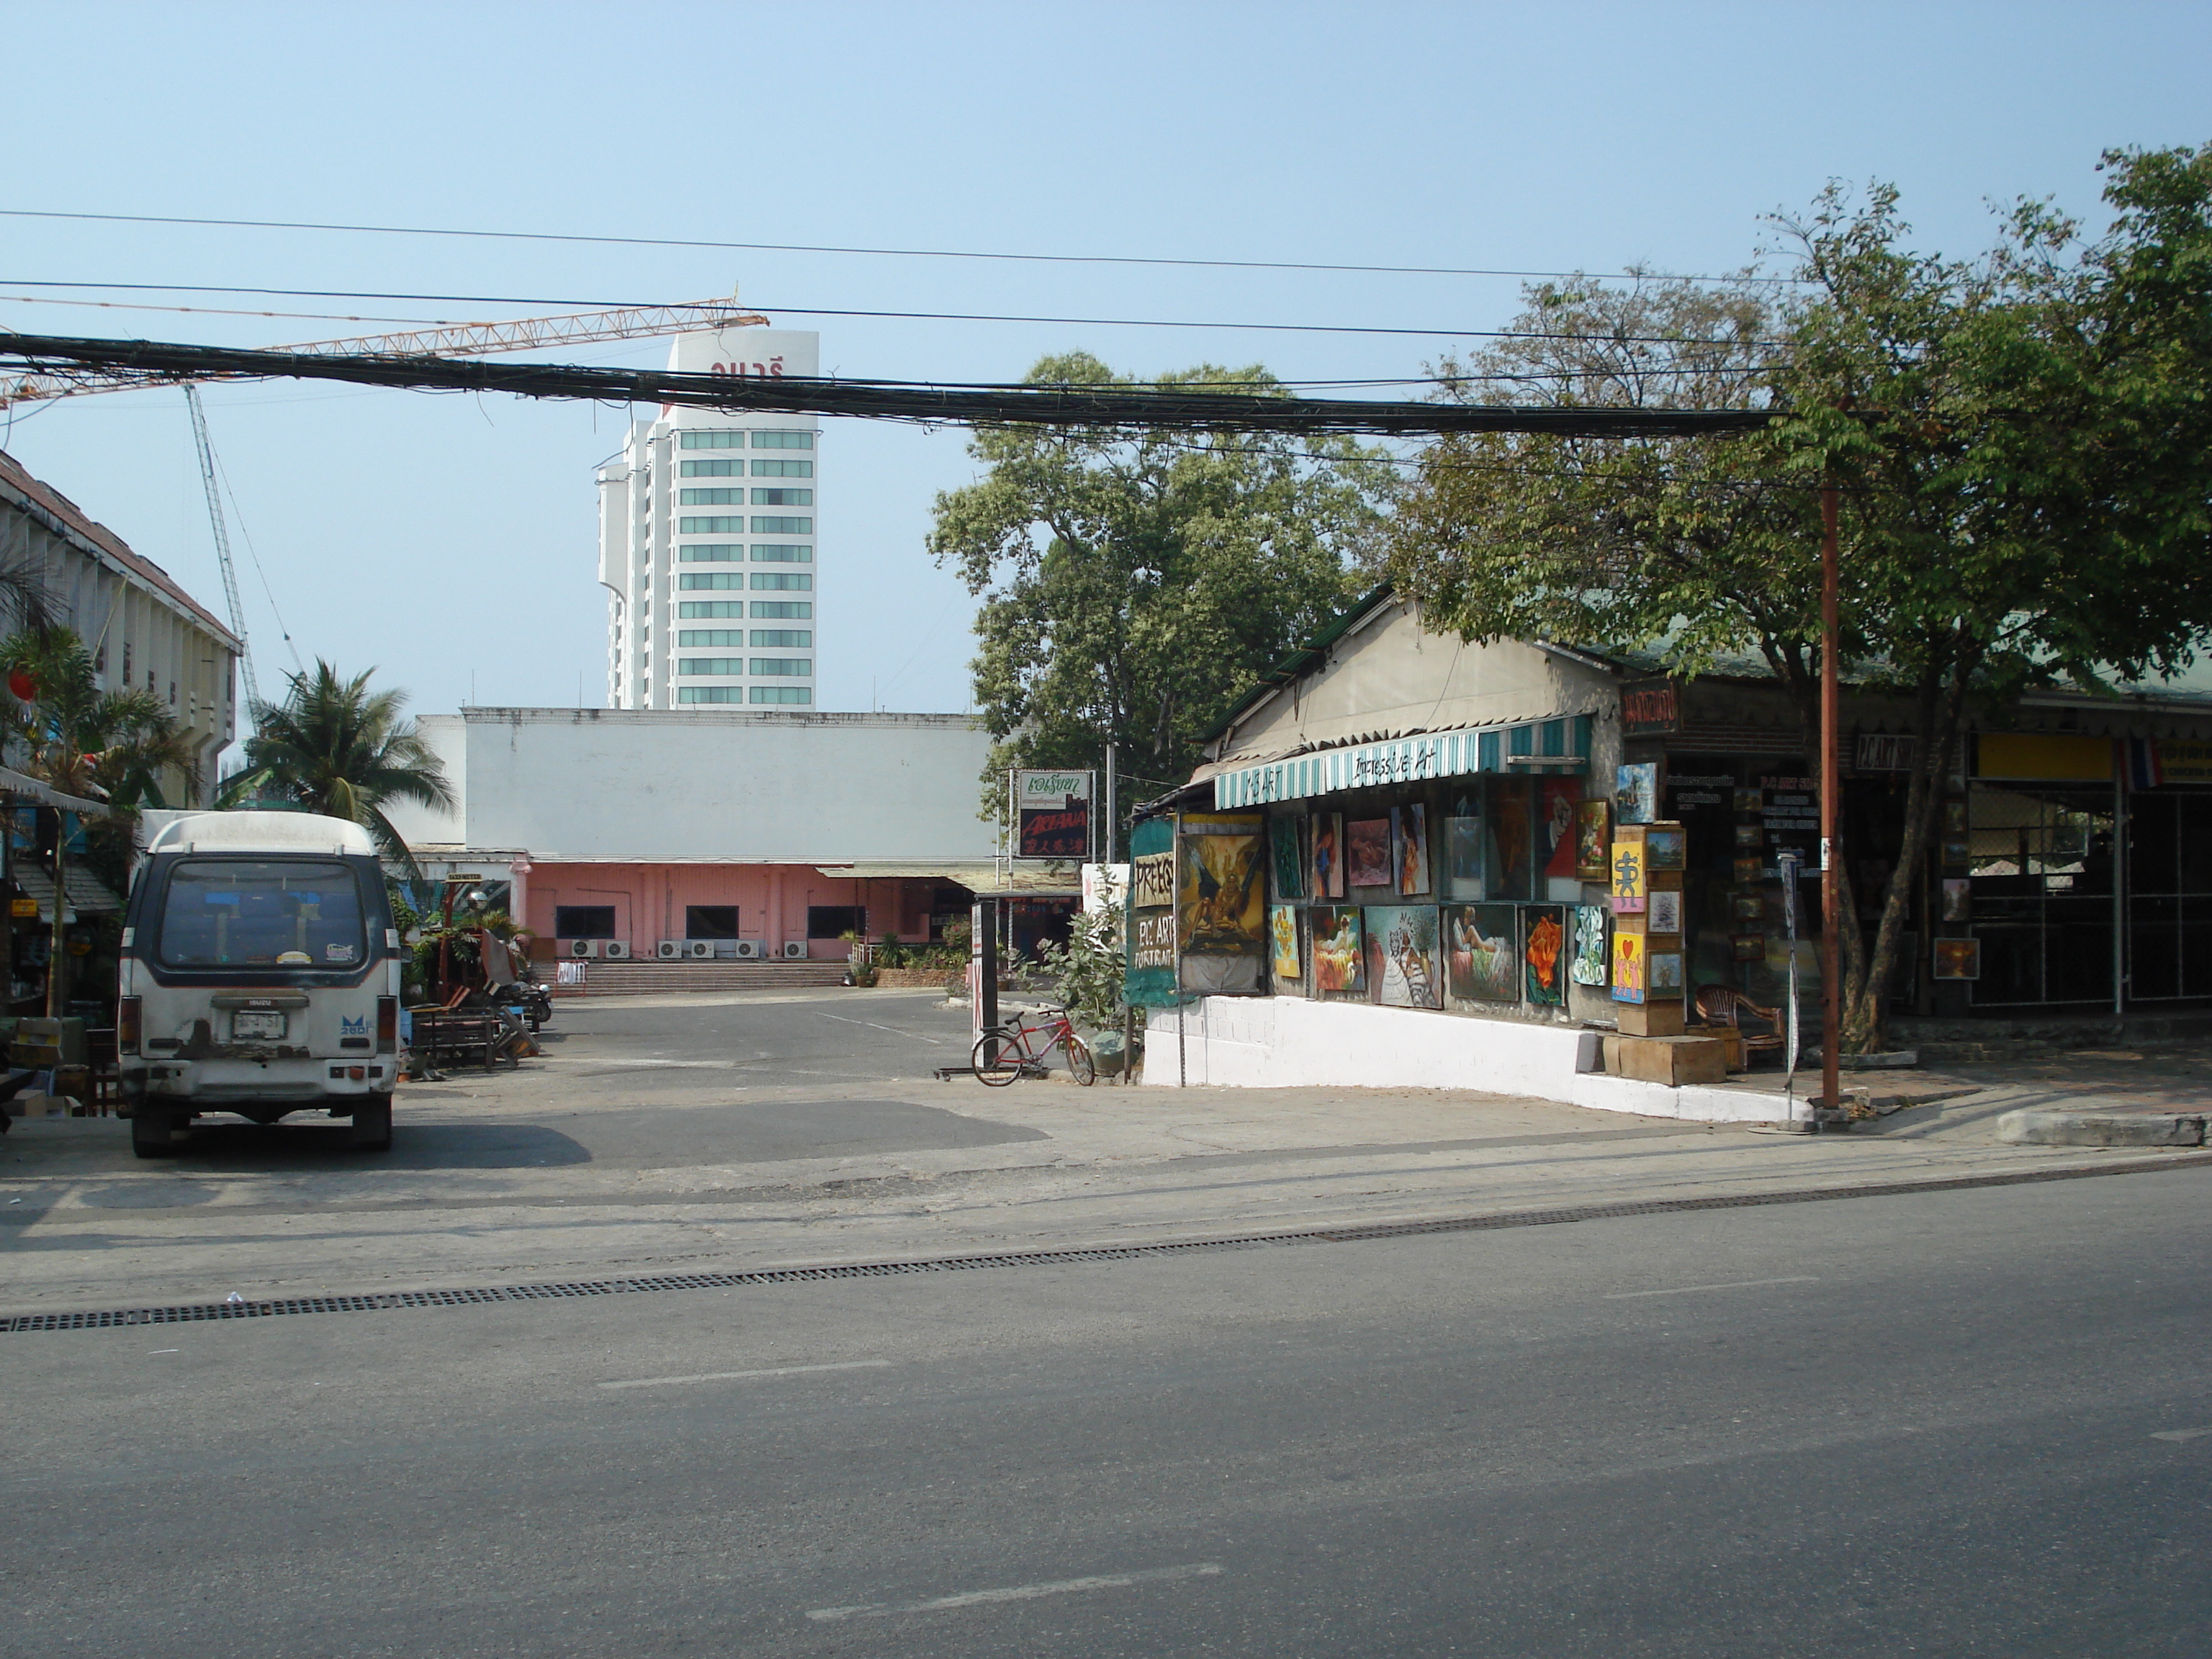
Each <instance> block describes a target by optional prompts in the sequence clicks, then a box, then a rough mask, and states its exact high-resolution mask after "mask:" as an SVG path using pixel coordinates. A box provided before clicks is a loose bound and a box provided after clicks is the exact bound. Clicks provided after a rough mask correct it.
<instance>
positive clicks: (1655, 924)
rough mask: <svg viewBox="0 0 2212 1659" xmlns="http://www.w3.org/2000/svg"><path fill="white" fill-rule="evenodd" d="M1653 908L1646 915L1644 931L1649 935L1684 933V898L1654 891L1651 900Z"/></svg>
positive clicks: (1676, 894)
mask: <svg viewBox="0 0 2212 1659" xmlns="http://www.w3.org/2000/svg"><path fill="white" fill-rule="evenodd" d="M1650 906H1651V908H1650V909H1649V910H1647V911H1646V912H1645V913H1644V915H1645V917H1646V920H1645V921H1644V932H1645V933H1680V932H1681V931H1682V896H1681V895H1680V893H1665V892H1660V891H1658V890H1656V889H1655V890H1653V891H1652V893H1651V895H1650Z"/></svg>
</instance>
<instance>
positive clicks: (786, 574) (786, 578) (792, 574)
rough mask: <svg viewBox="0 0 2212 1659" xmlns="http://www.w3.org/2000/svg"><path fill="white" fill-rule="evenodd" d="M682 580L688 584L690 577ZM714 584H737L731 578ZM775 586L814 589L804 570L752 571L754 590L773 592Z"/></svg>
mask: <svg viewBox="0 0 2212 1659" xmlns="http://www.w3.org/2000/svg"><path fill="white" fill-rule="evenodd" d="M690 580H691V579H690V577H689V576H686V577H685V578H684V583H685V585H686V586H689V585H690ZM714 585H715V586H718V587H735V586H737V585H738V584H737V582H736V581H735V580H729V581H726V582H717V583H715V584H714ZM777 588H782V589H783V590H785V591H786V592H792V593H811V592H813V591H814V578H813V576H812V575H811V574H809V573H807V572H806V571H804V570H756V571H754V572H753V590H754V592H760V591H761V590H763V589H767V590H769V591H770V592H773V591H774V590H775V589H777Z"/></svg>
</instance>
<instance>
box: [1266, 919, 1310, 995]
mask: <svg viewBox="0 0 2212 1659" xmlns="http://www.w3.org/2000/svg"><path fill="white" fill-rule="evenodd" d="M1267 939H1268V943H1269V945H1271V946H1272V947H1273V952H1272V954H1273V962H1272V963H1271V966H1272V968H1273V973H1274V975H1275V981H1276V983H1278V984H1279V985H1281V984H1287V985H1303V984H1304V981H1305V970H1304V966H1303V965H1302V964H1301V963H1299V961H1298V913H1297V908H1296V907H1295V906H1292V905H1288V904H1271V905H1269V906H1268V907H1267Z"/></svg>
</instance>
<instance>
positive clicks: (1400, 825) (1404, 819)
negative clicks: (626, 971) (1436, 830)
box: [1390, 801, 1429, 898]
mask: <svg viewBox="0 0 2212 1659" xmlns="http://www.w3.org/2000/svg"><path fill="white" fill-rule="evenodd" d="M1390 861H1391V864H1392V865H1393V866H1395V869H1396V872H1397V877H1398V892H1399V895H1400V896H1401V897H1405V898H1413V897H1417V896H1419V895H1420V894H1423V893H1425V892H1427V891H1428V890H1429V809H1428V808H1427V807H1425V806H1424V805H1421V803H1420V802H1419V801H1414V802H1412V803H1411V804H1409V805H1405V806H1394V807H1392V808H1391V809H1390Z"/></svg>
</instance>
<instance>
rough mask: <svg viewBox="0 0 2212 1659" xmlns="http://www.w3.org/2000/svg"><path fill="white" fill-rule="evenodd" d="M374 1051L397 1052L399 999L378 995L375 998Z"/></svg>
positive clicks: (382, 1052) (380, 1052) (381, 1052)
mask: <svg viewBox="0 0 2212 1659" xmlns="http://www.w3.org/2000/svg"><path fill="white" fill-rule="evenodd" d="M376 1052H377V1053H379V1054H398V1052H399V999H398V997H379V998H377V1000H376Z"/></svg>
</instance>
